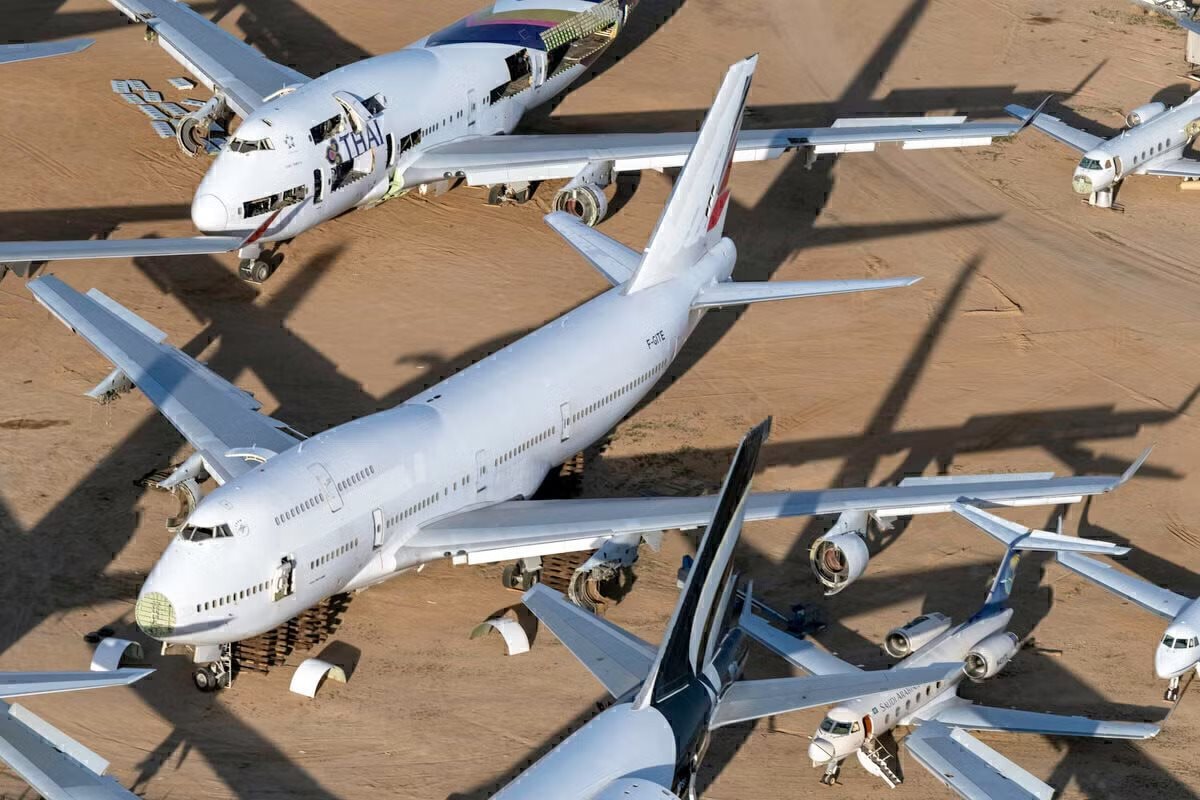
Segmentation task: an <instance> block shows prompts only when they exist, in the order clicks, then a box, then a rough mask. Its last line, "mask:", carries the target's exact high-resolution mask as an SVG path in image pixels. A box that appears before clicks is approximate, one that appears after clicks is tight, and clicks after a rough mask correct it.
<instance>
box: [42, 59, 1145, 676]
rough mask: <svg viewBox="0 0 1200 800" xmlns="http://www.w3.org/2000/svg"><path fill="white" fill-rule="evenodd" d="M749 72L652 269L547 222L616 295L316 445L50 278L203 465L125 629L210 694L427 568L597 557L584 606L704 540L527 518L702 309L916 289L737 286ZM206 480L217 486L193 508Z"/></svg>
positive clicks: (670, 515)
mask: <svg viewBox="0 0 1200 800" xmlns="http://www.w3.org/2000/svg"><path fill="white" fill-rule="evenodd" d="M755 64H756V59H755V58H750V59H747V60H745V61H741V62H738V63H737V64H735V65H733V66H732V67H731V68H730V70H729V72H728V74H727V75H726V77H725V81H724V83H723V84H722V86H721V89H720V91H719V92H718V94H717V98H716V102H715V104H714V105H713V107H712V109H711V110H710V111H709V113H708V115H707V117H706V118H705V121H704V124H703V126H702V127H701V130H700V133H699V135H698V137H697V138H696V145H695V148H694V150H693V152H692V154H691V155H690V156H689V158H688V160H687V163H686V164H685V165H684V168H683V170H682V172H681V173H680V176H679V179H678V181H677V182H676V184H675V188H674V190H673V191H672V193H671V196H670V198H669V200H668V202H667V205H666V208H665V210H664V211H663V213H662V216H661V217H660V218H659V221H658V224H657V225H656V227H655V229H654V232H653V234H652V236H651V239H650V243H649V245H648V246H647V247H646V249H645V251H644V252H640V253H639V252H637V251H635V250H633V249H631V248H629V247H626V246H625V245H623V244H621V243H619V242H617V241H615V240H613V239H610V238H609V237H607V236H605V235H604V234H602V233H600V232H599V231H597V230H596V229H594V228H590V227H588V226H587V225H585V224H584V223H582V222H581V221H579V220H578V219H576V218H574V217H572V216H571V215H569V214H566V213H563V212H555V213H552V214H550V215H549V216H548V217H547V220H548V222H549V224H550V225H551V226H552V227H553V228H554V229H555V230H556V231H557V232H558V233H560V234H561V235H562V236H563V237H564V238H565V239H566V240H567V241H568V242H569V243H570V244H571V245H572V246H573V247H574V248H575V249H576V250H577V251H578V252H579V253H580V254H581V255H582V256H583V257H584V258H585V259H586V260H587V261H589V262H590V263H591V264H592V266H594V267H595V268H596V269H597V270H598V271H599V272H600V273H601V274H602V275H603V276H604V277H605V278H607V279H608V281H609V282H610V283H612V285H613V288H611V289H609V290H608V291H607V292H605V293H603V294H601V295H599V296H598V297H596V298H594V299H592V300H590V301H589V302H587V303H585V304H583V305H582V306H579V307H578V308H576V309H574V310H573V311H570V312H568V313H567V314H565V315H564V316H562V317H560V318H558V319H556V320H554V321H552V322H550V323H549V324H547V325H545V326H544V327H542V328H540V329H538V330H536V331H534V332H533V333H531V334H529V335H528V336H526V337H524V338H522V339H520V340H518V341H517V342H515V343H514V344H512V345H510V346H509V347H506V348H504V349H503V350H500V351H499V352H497V353H495V354H494V355H492V356H489V357H488V358H486V359H484V360H482V361H480V362H479V363H477V364H475V365H473V366H471V367H469V368H467V369H466V370H463V371H462V372H460V373H458V374H456V375H453V376H451V377H450V378H449V379H447V380H445V381H443V382H441V383H438V384H437V385H435V386H433V387H431V388H429V389H428V390H426V391H423V392H421V393H419V394H417V395H415V396H414V397H412V398H410V399H409V400H408V401H406V402H404V403H402V404H400V405H399V406H397V407H395V408H392V409H390V410H387V411H382V412H379V413H376V414H372V415H370V416H367V417H363V418H361V419H357V420H354V421H352V422H349V423H346V424H343V425H340V426H337V427H334V428H332V429H330V430H328V431H325V432H324V433H320V434H317V435H315V436H313V437H311V438H306V437H304V436H303V435H302V434H300V433H298V432H296V431H295V430H293V429H292V428H291V427H289V426H288V425H287V424H286V423H284V422H282V421H280V420H276V419H274V418H272V417H269V416H266V415H263V414H260V413H258V412H259V408H260V407H261V404H260V403H259V402H258V401H256V400H255V399H254V397H253V396H251V395H250V394H248V393H247V392H245V391H243V390H241V389H239V388H237V387H236V386H234V385H232V384H230V383H229V382H227V381H226V380H224V379H223V378H221V377H219V376H217V375H216V374H214V373H212V372H211V371H209V370H208V369H207V368H205V367H204V366H203V365H201V364H200V363H198V362H197V361H195V360H193V359H192V358H190V357H189V356H187V355H185V354H184V353H182V352H180V351H179V350H178V349H176V348H174V347H171V346H169V345H167V344H165V343H164V342H163V340H164V339H165V338H166V334H164V333H163V332H162V331H160V330H158V329H157V328H155V327H154V326H153V325H151V324H150V323H149V322H147V321H146V320H144V319H142V318H141V317H138V316H136V315H135V314H133V313H132V312H130V311H128V310H127V309H125V308H123V307H122V306H120V305H119V304H118V303H116V302H115V301H114V300H112V299H110V298H109V297H107V296H106V295H104V294H103V293H101V292H99V291H97V290H95V289H93V290H91V291H90V292H88V293H87V294H86V295H85V294H81V293H79V292H77V291H76V290H74V289H72V288H71V287H70V286H68V285H67V284H66V283H64V282H63V281H62V280H60V279H58V278H57V277H55V276H52V275H50V276H45V277H41V278H38V279H36V280H33V281H30V282H29V284H28V286H29V289H30V291H31V292H32V293H33V295H34V297H35V298H37V300H38V301H39V302H40V303H42V304H43V305H44V306H45V307H46V308H47V309H49V310H50V311H51V312H52V313H53V314H54V315H55V316H56V317H57V318H58V319H59V320H60V321H61V322H63V323H64V324H65V325H66V326H67V327H68V328H70V329H71V330H73V331H75V332H76V333H77V334H79V335H80V336H82V337H83V338H84V339H85V340H86V341H87V342H88V343H89V344H91V345H92V346H93V347H94V348H95V349H96V350H97V351H99V353H100V354H101V355H102V356H104V357H105V358H106V359H107V360H108V361H110V362H111V363H112V364H113V366H114V367H115V368H114V370H113V371H112V372H111V373H110V374H109V375H108V376H107V377H106V378H104V380H102V381H101V382H100V384H99V385H97V386H96V387H95V388H94V389H93V390H91V391H90V392H88V395H89V396H91V397H93V398H97V399H105V398H111V397H114V396H116V395H118V394H120V393H122V392H124V391H128V390H129V389H131V388H133V387H134V386H136V387H137V388H138V389H139V390H140V391H141V392H142V393H143V394H144V395H145V396H146V398H147V399H148V400H150V402H151V403H152V404H153V405H154V406H155V407H156V408H157V409H158V410H159V412H160V413H162V414H163V416H165V417H166V418H167V420H168V421H169V422H170V423H171V424H172V425H174V426H175V428H176V429H177V430H178V431H179V432H180V433H181V434H182V435H183V436H184V438H185V439H187V441H188V442H189V443H190V444H191V446H192V447H193V449H194V452H193V453H192V455H190V456H189V457H188V458H187V459H186V460H185V461H184V462H183V463H182V464H180V465H178V466H177V467H174V468H173V469H171V470H170V471H169V474H168V475H167V476H166V477H164V478H163V479H162V480H161V481H159V486H160V487H162V488H164V489H170V490H176V491H178V492H179V493H180V495H181V498H182V501H183V502H184V503H185V511H184V514H183V516H185V517H186V519H185V521H184V522H183V524H182V526H181V527H180V528H179V529H178V536H176V537H175V538H173V539H172V541H171V542H170V544H168V546H167V548H166V550H165V551H164V553H163V555H162V558H161V559H160V560H159V562H158V563H157V564H156V565H155V567H154V568H153V570H151V572H150V574H149V575H148V576H147V579H146V582H145V584H144V585H143V587H142V590H141V593H140V595H139V598H138V601H137V604H136V607H135V617H136V620H137V623H138V624H139V625H140V626H141V628H142V630H144V631H145V632H146V633H147V634H149V635H150V636H152V637H153V638H155V639H159V640H161V641H162V642H164V643H166V644H177V645H185V646H188V647H191V648H194V654H193V657H194V660H195V661H196V662H197V663H198V664H201V665H202V666H200V667H198V668H197V669H196V671H195V672H194V673H193V676H194V678H195V681H196V685H197V686H198V687H200V688H203V689H209V688H212V687H216V686H220V685H227V683H228V681H229V677H230V673H231V668H232V665H233V658H232V654H231V653H232V650H231V643H234V642H238V641H240V640H244V639H246V638H248V637H254V636H258V635H260V634H263V633H264V632H267V631H271V630H273V629H276V628H277V627H278V626H280V625H282V624H284V623H286V622H287V621H288V620H290V619H292V618H294V617H296V616H297V615H298V614H300V613H301V612H304V611H305V610H306V609H309V608H310V607H313V606H314V605H317V604H319V603H322V602H323V601H324V600H325V599H327V598H330V597H332V596H335V595H339V594H341V593H345V592H351V591H355V590H358V589H363V588H365V587H368V586H370V585H372V584H375V583H378V582H380V581H383V580H386V579H387V578H389V577H391V576H393V575H396V574H399V573H402V572H405V571H408V570H412V569H417V568H420V567H421V566H422V565H424V564H427V563H429V562H432V561H435V560H439V559H443V558H448V559H451V560H452V562H453V563H455V564H482V563H492V562H500V561H509V562H517V563H516V564H515V565H514V569H513V570H511V571H509V570H506V572H508V573H509V574H510V578H511V579H512V581H513V585H514V586H516V587H518V588H522V589H526V588H529V586H530V585H532V584H531V580H532V579H533V578H534V577H536V576H535V575H533V574H531V573H533V572H534V571H536V570H537V568H538V565H539V563H540V558H541V557H542V556H548V555H554V554H558V553H567V552H579V551H584V550H596V551H597V552H596V553H595V554H594V555H592V556H591V557H590V558H588V560H587V561H585V562H584V563H583V564H582V565H581V566H580V567H579V569H578V570H577V571H576V574H575V578H574V579H572V585H578V584H579V582H580V580H586V578H587V576H588V575H589V574H590V573H594V572H602V571H603V570H605V569H616V568H623V567H625V566H628V565H630V564H632V563H633V561H634V560H635V559H636V557H637V553H638V547H639V545H640V544H641V542H642V540H643V538H644V537H648V538H650V539H651V540H652V541H653V540H654V539H655V538H656V537H658V536H661V532H662V531H664V530H671V529H676V528H680V529H691V528H696V527H699V526H702V525H705V524H707V521H708V520H709V519H710V518H711V516H712V512H713V509H714V508H715V499H714V498H712V497H691V498H629V499H606V500H596V499H588V500H562V501H530V500H525V499H524V498H528V497H530V496H532V495H533V494H534V492H535V491H536V490H537V488H538V486H539V485H540V484H541V482H542V480H543V478H544V477H545V476H546V474H547V473H548V472H549V471H550V470H551V469H552V468H555V467H556V466H558V465H560V464H562V463H564V462H565V461H567V460H569V459H570V458H571V457H572V456H573V455H574V454H575V453H578V452H579V451H580V450H582V449H584V448H586V447H587V446H588V445H590V444H591V443H593V442H596V441H597V440H598V439H600V438H601V437H602V436H604V435H605V434H606V433H607V432H608V431H610V430H611V429H612V428H613V427H614V426H615V425H616V424H617V423H618V422H620V420H621V419H622V418H624V417H625V416H626V415H627V414H628V413H629V412H630V411H632V410H633V409H634V408H635V407H636V406H637V405H638V403H639V402H640V401H641V400H642V399H643V398H644V397H645V396H646V395H647V393H649V392H650V390H651V388H652V387H653V386H654V384H655V383H656V382H657V381H658V380H659V379H660V378H661V377H662V375H663V374H664V373H665V372H666V370H667V368H668V367H669V366H670V364H671V362H672V360H673V359H674V358H675V357H676V356H677V355H678V353H679V352H680V348H681V346H682V345H683V343H684V341H686V339H687V338H688V336H689V334H690V333H691V332H692V330H693V329H694V328H695V326H696V325H697V324H698V323H699V321H700V319H701V317H703V315H704V314H705V312H706V311H707V310H708V309H710V308H718V307H722V306H732V305H744V304H748V303H757V302H763V301H768V300H781V299H785V298H798V297H814V296H819V295H829V294H843V293H848V292H862V291H871V290H878V289H889V288H896V287H903V286H908V285H910V284H912V283H913V282H914V281H915V280H916V279H915V278H889V279H870V280H832V281H774V282H740V281H733V280H731V274H732V272H733V267H734V263H735V261H736V250H735V247H734V244H733V242H732V241H730V240H729V239H728V238H725V237H724V236H723V233H722V232H723V229H724V225H725V217H726V214H727V210H728V202H729V197H730V193H729V183H728V182H729V172H730V167H731V164H732V160H733V158H734V156H735V151H736V141H737V132H738V128H739V125H740V122H741V119H742V114H743V110H744V105H745V100H746V95H747V93H748V92H749V89H750V80H751V77H752V75H753V72H754V68H755ZM205 477H211V478H213V480H214V481H215V482H216V483H217V484H218V486H217V488H215V489H213V490H212V491H210V492H208V493H207V494H206V495H204V496H203V497H202V498H201V497H200V489H199V486H198V482H199V481H200V480H202V479H204V478H205ZM1121 480H1122V479H1114V478H1107V477H1079V478H1065V479H1036V480H1028V479H1024V478H1017V479H1014V480H1005V479H998V480H997V479H994V478H993V479H989V478H983V479H980V480H971V479H969V478H966V479H959V480H946V479H942V480H939V481H932V482H927V483H922V484H919V485H913V486H901V487H888V488H882V489H835V490H827V491H816V492H781V493H768V494H754V495H751V497H750V499H749V501H748V502H749V505H748V507H747V512H746V513H747V519H750V520H765V519H777V518H781V517H794V516H803V515H810V514H833V513H841V512H844V511H855V510H863V509H872V510H875V509H881V508H882V509H893V508H896V509H907V510H908V511H907V513H927V512H928V513H932V512H935V511H939V510H941V511H944V510H946V508H947V507H948V506H947V504H948V503H950V502H952V501H954V500H957V499H958V498H959V497H961V496H967V497H973V498H977V499H978V500H979V501H980V502H990V503H994V504H1000V505H1003V504H1011V503H1031V502H1038V500H1039V498H1040V499H1041V502H1054V503H1058V502H1064V501H1070V500H1072V499H1073V500H1078V499H1080V498H1081V497H1083V496H1085V495H1092V494H1098V493H1102V492H1107V491H1109V490H1111V489H1113V488H1115V487H1116V486H1118V485H1119V484H1120V483H1121ZM193 505H194V507H192V506H193ZM188 508H190V511H188V510H187V509H188ZM576 579H580V580H576Z"/></svg>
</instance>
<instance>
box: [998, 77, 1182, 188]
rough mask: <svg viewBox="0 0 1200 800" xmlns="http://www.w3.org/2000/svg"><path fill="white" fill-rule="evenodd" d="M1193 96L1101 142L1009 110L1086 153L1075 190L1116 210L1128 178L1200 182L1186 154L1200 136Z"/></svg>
mask: <svg viewBox="0 0 1200 800" xmlns="http://www.w3.org/2000/svg"><path fill="white" fill-rule="evenodd" d="M1196 98H1197V95H1192V96H1191V97H1189V98H1188V99H1187V100H1185V101H1183V102H1182V103H1180V104H1179V105H1177V106H1175V107H1174V108H1168V107H1167V106H1166V104H1164V103H1159V102H1154V103H1146V104H1145V105H1141V106H1138V107H1137V108H1135V109H1133V110H1132V111H1130V112H1129V114H1128V116H1127V117H1126V118H1125V121H1126V122H1127V123H1128V127H1127V128H1126V129H1125V130H1123V131H1121V132H1120V133H1119V134H1117V135H1116V136H1114V137H1112V138H1111V139H1102V138H1101V137H1099V136H1095V135H1093V134H1090V133H1086V132H1084V131H1081V130H1079V129H1077V128H1072V127H1071V126H1070V125H1067V124H1066V123H1065V122H1063V121H1062V120H1061V119H1059V118H1057V117H1052V116H1049V115H1047V114H1041V113H1038V112H1037V111H1035V110H1033V109H1028V108H1025V107H1024V106H1018V105H1010V106H1006V107H1005V111H1007V112H1008V113H1009V114H1011V115H1013V116H1014V117H1016V118H1017V119H1020V120H1023V121H1025V122H1027V123H1029V124H1031V125H1033V127H1035V128H1037V129H1038V130H1040V131H1042V133H1045V134H1046V135H1047V136H1050V137H1051V138H1053V139H1057V140H1058V141H1060V142H1062V143H1063V144H1065V145H1067V146H1068V147H1073V148H1075V149H1076V150H1078V151H1079V152H1080V153H1082V154H1083V158H1082V159H1081V160H1080V162H1079V166H1077V167H1076V168H1075V174H1074V176H1073V177H1072V178H1071V188H1072V189H1074V190H1075V192H1076V194H1080V195H1083V196H1084V197H1087V199H1088V203H1090V204H1091V205H1093V206H1098V207H1100V208H1111V207H1112V204H1113V198H1114V197H1115V195H1116V191H1117V186H1118V185H1119V184H1120V182H1121V181H1122V180H1124V179H1125V178H1126V177H1128V176H1129V175H1158V176H1159V177H1169V178H1183V179H1184V180H1196V179H1198V178H1200V161H1197V160H1196V159H1194V158H1188V157H1186V156H1185V155H1184V152H1185V151H1187V149H1188V145H1190V144H1191V143H1192V140H1193V139H1195V138H1196V134H1197V133H1200V103H1198V102H1197V100H1196Z"/></svg>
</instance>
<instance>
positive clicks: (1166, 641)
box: [1162, 636, 1175, 647]
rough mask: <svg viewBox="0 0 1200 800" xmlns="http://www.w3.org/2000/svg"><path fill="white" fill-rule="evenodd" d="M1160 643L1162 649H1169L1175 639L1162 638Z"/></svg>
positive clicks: (1170, 637) (1171, 637) (1172, 637)
mask: <svg viewBox="0 0 1200 800" xmlns="http://www.w3.org/2000/svg"><path fill="white" fill-rule="evenodd" d="M1162 643H1163V647H1171V646H1173V645H1174V644H1175V637H1174V636H1164V637H1163V642H1162Z"/></svg>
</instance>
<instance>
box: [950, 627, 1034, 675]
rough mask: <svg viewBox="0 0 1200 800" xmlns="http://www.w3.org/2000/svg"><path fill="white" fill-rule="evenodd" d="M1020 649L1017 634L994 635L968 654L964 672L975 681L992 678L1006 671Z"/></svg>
mask: <svg viewBox="0 0 1200 800" xmlns="http://www.w3.org/2000/svg"><path fill="white" fill-rule="evenodd" d="M1020 649H1021V645H1020V642H1019V640H1018V639H1017V635H1016V634H1015V633H1007V632H1005V633H993V634H992V635H991V636H989V637H987V638H986V639H984V640H983V641H982V642H980V643H979V644H977V645H975V647H974V648H972V649H971V652H969V653H967V659H966V661H965V662H963V672H965V673H966V675H967V677H968V678H970V679H971V680H973V681H981V680H984V679H985V678H990V677H992V676H993V675H995V674H996V673H997V672H999V671H1000V670H1002V669H1004V665H1005V664H1007V663H1008V662H1009V661H1011V660H1012V657H1013V656H1015V655H1016V654H1017V651H1018V650H1020Z"/></svg>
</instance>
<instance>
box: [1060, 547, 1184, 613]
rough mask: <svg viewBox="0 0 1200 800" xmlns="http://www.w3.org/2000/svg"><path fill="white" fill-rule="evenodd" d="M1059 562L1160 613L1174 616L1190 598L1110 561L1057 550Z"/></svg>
mask: <svg viewBox="0 0 1200 800" xmlns="http://www.w3.org/2000/svg"><path fill="white" fill-rule="evenodd" d="M1058 563H1059V564H1062V565H1063V566H1064V567H1066V568H1067V569H1069V570H1071V571H1072V572H1074V573H1076V574H1077V575H1081V576H1083V577H1085V578H1087V579H1088V580H1090V581H1093V582H1094V583H1098V584H1100V585H1101V586H1103V587H1104V588H1105V589H1108V590H1109V591H1110V592H1112V593H1113V594H1115V595H1118V596H1120V597H1124V598H1125V599H1126V600H1132V601H1133V602H1135V603H1137V604H1138V605H1139V606H1141V607H1142V608H1144V609H1146V610H1147V611H1150V612H1152V613H1154V614H1158V615H1159V616H1160V617H1166V618H1167V619H1174V618H1175V617H1176V616H1178V615H1179V612H1181V611H1183V608H1184V606H1186V605H1187V604H1188V603H1190V602H1191V599H1190V598H1187V597H1184V596H1183V595H1181V594H1175V593H1174V592H1172V591H1171V590H1170V589H1163V588H1162V587H1160V586H1155V585H1154V584H1153V583H1150V582H1149V581H1144V580H1142V579H1141V578H1135V577H1134V576H1132V575H1129V574H1127V573H1124V572H1120V571H1118V570H1116V569H1114V568H1113V567H1112V566H1111V565H1109V564H1104V563H1101V562H1099V561H1096V560H1095V559H1093V558H1087V557H1086V556H1081V555H1078V554H1076V553H1058Z"/></svg>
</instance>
